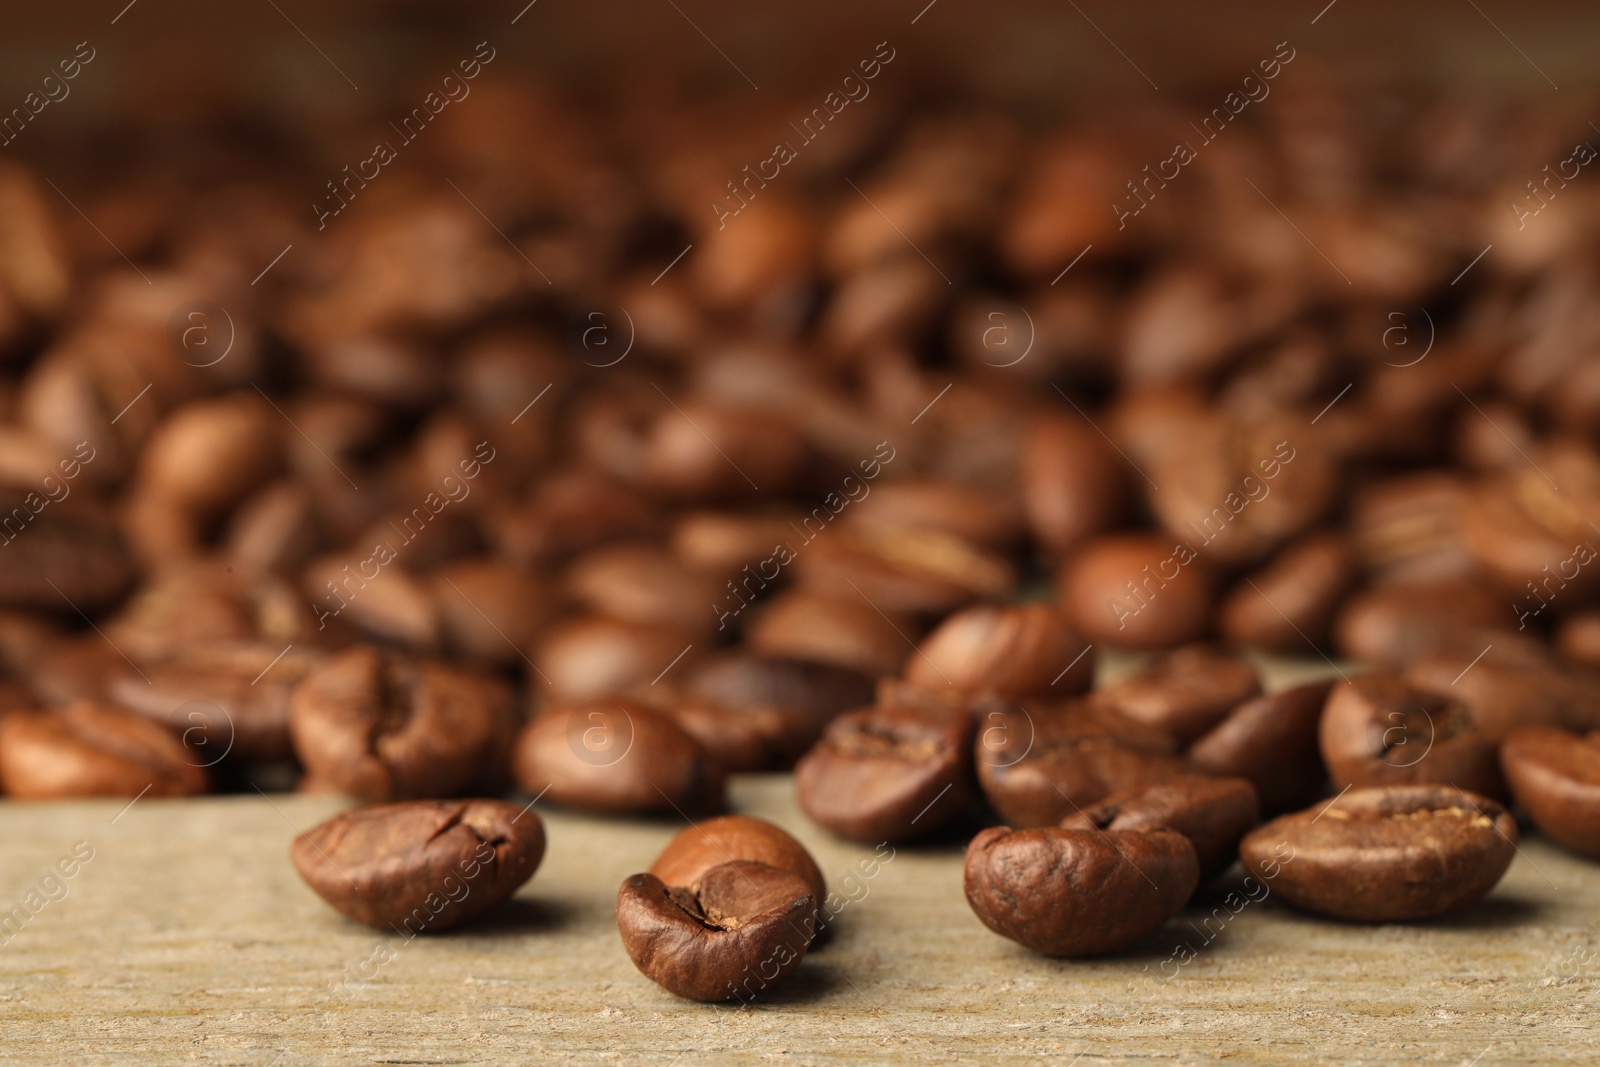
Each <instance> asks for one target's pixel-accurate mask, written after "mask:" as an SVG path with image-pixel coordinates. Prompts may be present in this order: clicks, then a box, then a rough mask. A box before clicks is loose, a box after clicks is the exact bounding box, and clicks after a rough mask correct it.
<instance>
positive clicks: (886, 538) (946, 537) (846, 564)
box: [793, 525, 1017, 614]
mask: <svg viewBox="0 0 1600 1067" xmlns="http://www.w3.org/2000/svg"><path fill="white" fill-rule="evenodd" d="M795 548H796V550H797V555H796V557H795V561H794V564H793V567H794V570H795V575H796V577H797V578H798V579H799V581H800V582H801V583H802V584H803V585H804V586H805V587H806V588H808V589H810V590H812V591H813V592H818V593H822V594H825V595H828V596H832V597H837V598H839V599H849V598H850V597H857V598H861V599H865V600H866V601H867V602H868V603H869V604H871V605H873V606H874V607H875V608H877V609H878V610H879V611H885V612H889V613H890V614H893V613H895V612H901V611H904V612H911V613H914V614H917V613H926V614H942V613H944V612H948V611H953V610H954V609H956V608H958V607H960V606H961V605H963V604H966V603H968V602H970V601H973V600H977V599H980V598H991V599H1003V598H1004V597H1006V596H1009V595H1010V593H1011V591H1012V589H1013V587H1015V585H1016V581H1017V578H1016V573H1015V572H1014V571H1013V569H1012V567H1011V565H1010V564H1009V563H1007V562H1006V561H1005V560H1004V559H1002V558H1000V557H999V556H997V555H994V554H993V553H990V552H985V551H983V550H982V549H979V548H977V547H976V546H974V545H973V544H971V543H970V542H968V541H965V540H963V539H961V538H959V537H953V536H951V535H950V534H946V533H940V532H938V531H936V530H925V529H914V528H912V527H904V526H869V525H860V526H855V527H852V526H849V525H846V526H843V527H841V528H837V529H830V530H828V531H827V535H826V536H821V535H818V536H817V538H816V540H814V541H808V542H806V544H804V545H796V546H795Z"/></svg>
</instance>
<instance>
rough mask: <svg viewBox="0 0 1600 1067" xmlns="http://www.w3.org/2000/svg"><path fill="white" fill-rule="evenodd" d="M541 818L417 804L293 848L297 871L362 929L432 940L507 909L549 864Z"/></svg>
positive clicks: (444, 803) (373, 811) (335, 824)
mask: <svg viewBox="0 0 1600 1067" xmlns="http://www.w3.org/2000/svg"><path fill="white" fill-rule="evenodd" d="M544 844H545V840H544V824H543V823H542V822H540V820H539V816H537V815H535V814H534V813H533V812H531V811H525V810H522V809H521V808H519V807H518V806H517V805H515V804H507V803H505V802H503V801H499V800H413V801H407V802H405V803H400V804H381V805H378V806H375V807H367V808H357V809H355V810H354V811H345V812H340V813H339V814H338V815H335V816H334V817H333V818H331V819H329V820H328V821H327V822H324V823H322V824H321V825H319V826H315V827H313V828H312V829H310V830H308V831H306V832H305V833H303V834H301V835H300V836H299V837H297V838H295V841H294V845H293V846H292V847H291V848H290V850H289V856H290V858H291V859H292V860H293V861H294V866H295V869H296V870H297V871H299V872H300V877H302V878H304V879H305V880H306V884H307V885H309V886H311V888H312V889H314V890H316V891H317V895H318V896H320V897H321V898H322V899H323V900H326V901H327V902H328V903H329V904H331V905H333V906H334V907H335V908H337V909H338V910H339V911H341V912H343V913H344V914H345V915H348V916H349V917H350V918H352V919H354V920H356V921H357V922H363V923H366V924H367V925H369V926H375V927H377V928H378V929H380V930H384V931H393V932H395V933H401V934H402V935H405V934H420V933H435V932H437V931H439V930H445V929H449V928H450V927H452V926H457V925H460V924H461V923H464V922H467V921H469V920H471V919H475V918H477V917H478V916H479V915H482V914H483V913H484V912H485V911H487V910H489V909H490V908H492V907H494V906H495V905H496V904H498V903H500V902H501V901H503V900H506V899H508V898H509V897H510V896H511V895H512V894H513V893H515V892H516V891H517V888H518V887H519V886H521V885H522V884H523V883H524V882H526V881H527V880H528V879H529V878H531V877H533V872H534V871H536V870H538V868H539V861H540V860H542V859H543V858H544Z"/></svg>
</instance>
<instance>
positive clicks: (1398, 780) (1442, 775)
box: [1319, 674, 1505, 797]
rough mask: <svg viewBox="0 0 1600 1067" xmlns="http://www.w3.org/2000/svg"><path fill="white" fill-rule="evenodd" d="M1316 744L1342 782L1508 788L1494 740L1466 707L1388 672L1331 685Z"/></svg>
mask: <svg viewBox="0 0 1600 1067" xmlns="http://www.w3.org/2000/svg"><path fill="white" fill-rule="evenodd" d="M1319 743H1320V745H1321V748H1322V761H1323V763H1325V764H1326V765H1327V767H1328V776H1329V777H1330V778H1332V779H1333V784H1334V785H1336V786H1339V787H1340V788H1343V787H1345V786H1350V785H1354V786H1356V787H1358V788H1359V787H1366V786H1382V785H1420V784H1425V783H1440V784H1444V785H1453V786H1459V787H1461V788H1462V789H1466V790H1469V791H1471V792H1474V793H1482V794H1484V795H1485V796H1493V797H1502V796H1504V795H1505V786H1504V784H1503V783H1502V781H1501V779H1500V767H1499V763H1498V761H1497V760H1496V758H1495V744H1494V742H1493V741H1490V740H1489V739H1488V738H1486V737H1484V736H1483V734H1481V733H1479V732H1478V730H1477V728H1476V727H1474V725H1473V723H1472V716H1471V715H1469V714H1468V712H1467V709H1466V706H1465V705H1464V704H1462V703H1461V702H1460V701H1458V700H1453V699H1451V698H1450V697H1447V696H1442V695H1440V694H1437V693H1432V692H1429V691H1427V690H1423V689H1418V688H1417V687H1416V686H1414V685H1411V684H1410V683H1408V682H1406V681H1405V679H1403V678H1397V677H1395V676H1393V675H1386V674H1368V675H1363V676H1361V677H1359V678H1353V679H1350V680H1348V681H1343V682H1339V683H1337V684H1336V685H1334V687H1333V688H1332V689H1331V690H1330V691H1329V693H1328V703H1327V705H1326V706H1325V707H1324V709H1323V712H1322V724H1321V726H1320V728H1319Z"/></svg>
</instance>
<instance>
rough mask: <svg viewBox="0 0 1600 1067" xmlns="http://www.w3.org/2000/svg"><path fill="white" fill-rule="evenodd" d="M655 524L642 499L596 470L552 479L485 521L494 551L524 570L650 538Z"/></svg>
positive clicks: (654, 519) (645, 501)
mask: <svg viewBox="0 0 1600 1067" xmlns="http://www.w3.org/2000/svg"><path fill="white" fill-rule="evenodd" d="M655 523H656V516H655V514H654V513H653V511H652V510H651V507H650V504H649V502H648V501H647V499H646V498H645V497H644V496H643V495H641V494H640V493H639V492H638V491H637V490H634V489H630V488H628V487H627V486H624V485H621V484H619V483H617V482H616V481H614V480H613V479H611V478H608V477H606V476H605V475H602V474H600V473H598V472H596V471H594V470H592V469H588V470H585V469H579V470H569V471H563V472H561V473H557V474H552V475H551V476H550V477H549V478H547V479H545V480H544V481H542V482H540V483H539V484H538V485H536V486H535V487H534V488H533V489H532V491H530V492H529V494H528V495H527V497H526V498H524V499H523V501H522V502H521V503H520V504H518V505H513V506H512V507H511V508H509V509H508V510H506V511H505V512H503V513H501V512H491V513H490V514H489V515H488V516H487V524H488V526H489V531H490V538H491V540H492V541H493V542H494V544H495V547H496V548H497V549H498V550H499V552H500V554H501V555H503V556H504V557H505V558H506V559H508V560H510V561H511V562H513V563H516V564H519V565H522V566H528V565H530V564H534V563H539V562H542V561H546V560H550V559H556V558H559V557H561V556H565V555H566V554H568V553H570V552H575V551H577V550H579V549H584V548H591V547H593V546H594V545H597V544H600V543H602V542H604V541H609V540H613V539H615V538H619V537H632V536H639V535H643V534H647V533H649V532H650V531H651V530H652V529H653V528H654V526H655Z"/></svg>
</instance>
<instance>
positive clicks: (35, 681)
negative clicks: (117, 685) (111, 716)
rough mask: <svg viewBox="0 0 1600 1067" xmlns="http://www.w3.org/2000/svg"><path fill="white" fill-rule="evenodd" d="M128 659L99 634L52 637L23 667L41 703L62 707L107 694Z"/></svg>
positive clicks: (29, 686)
mask: <svg viewBox="0 0 1600 1067" xmlns="http://www.w3.org/2000/svg"><path fill="white" fill-rule="evenodd" d="M127 669H128V661H127V660H126V659H125V658H123V657H122V656H121V655H120V654H119V653H118V652H117V650H116V649H115V648H112V647H111V645H110V644H108V643H107V642H106V640H105V639H104V638H102V637H101V636H100V635H99V634H85V635H83V636H82V637H76V636H74V637H60V638H56V639H53V640H51V641H50V642H48V643H47V644H46V645H45V646H44V647H43V648H41V649H40V650H39V651H38V654H37V656H36V658H35V660H34V662H33V663H31V664H29V665H28V666H27V667H26V669H25V670H24V672H23V674H24V677H26V678H27V682H28V689H29V690H31V691H32V693H33V695H34V697H35V698H36V699H37V700H38V701H39V703H41V704H44V705H47V706H50V707H60V706H63V705H66V704H76V703H77V702H78V701H80V700H100V699H102V698H104V697H105V696H106V689H107V687H108V686H109V685H110V683H111V679H113V678H115V677H117V676H118V675H120V674H122V673H123V672H125V671H126V670H127Z"/></svg>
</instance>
